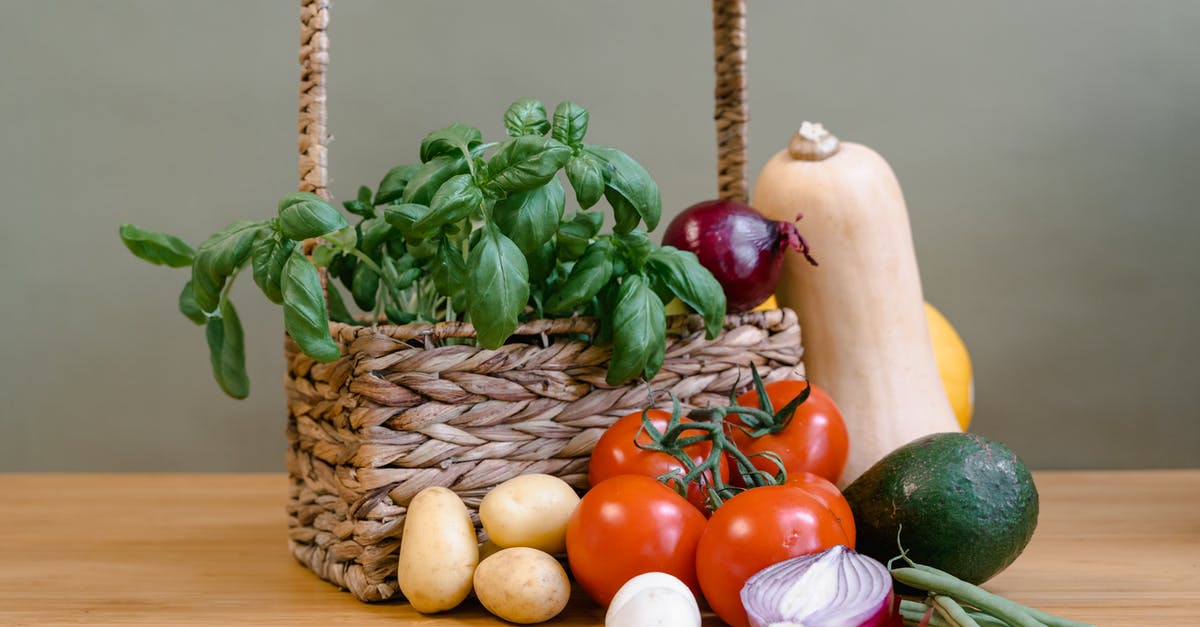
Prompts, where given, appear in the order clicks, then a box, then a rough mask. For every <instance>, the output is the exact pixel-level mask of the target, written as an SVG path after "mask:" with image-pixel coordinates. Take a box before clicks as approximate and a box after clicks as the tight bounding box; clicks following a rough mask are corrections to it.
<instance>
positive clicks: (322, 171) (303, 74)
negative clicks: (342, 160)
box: [299, 0, 330, 200]
mask: <svg viewBox="0 0 1200 627" xmlns="http://www.w3.org/2000/svg"><path fill="white" fill-rule="evenodd" d="M329 4H330V0H302V3H301V6H300V120H299V127H300V146H299V147H300V191H302V192H312V193H314V194H317V195H318V196H320V197H322V198H324V199H325V200H329V147H328V144H329V131H328V129H327V127H326V125H325V120H326V118H325V69H326V68H327V67H328V65H329V34H328V32H327V31H328V29H329Z"/></svg>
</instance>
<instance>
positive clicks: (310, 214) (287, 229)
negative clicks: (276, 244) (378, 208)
mask: <svg viewBox="0 0 1200 627" xmlns="http://www.w3.org/2000/svg"><path fill="white" fill-rule="evenodd" d="M347 225H348V223H347V222H346V217H345V216H343V215H342V214H341V212H340V211H338V210H337V209H334V208H333V207H332V206H331V205H330V204H329V203H327V202H325V200H324V199H322V198H321V197H320V196H318V195H316V194H313V193H311V192H296V193H294V194H288V195H287V196H284V198H283V200H281V201H279V231H280V232H281V233H283V236H284V237H286V238H288V239H294V240H305V239H308V238H310V237H320V236H322V235H325V234H326V233H332V232H333V231H338V230H341V229H343V228H345V227H346V226H347Z"/></svg>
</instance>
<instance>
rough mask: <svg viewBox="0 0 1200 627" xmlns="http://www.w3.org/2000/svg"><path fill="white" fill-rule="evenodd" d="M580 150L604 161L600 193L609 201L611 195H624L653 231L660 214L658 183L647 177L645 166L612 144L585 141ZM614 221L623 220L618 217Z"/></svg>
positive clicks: (611, 200) (611, 198) (626, 201)
mask: <svg viewBox="0 0 1200 627" xmlns="http://www.w3.org/2000/svg"><path fill="white" fill-rule="evenodd" d="M584 151H585V152H588V153H590V154H592V155H593V156H595V157H596V158H598V159H600V161H602V162H603V163H604V164H605V169H606V170H607V171H608V176H607V177H606V183H605V185H606V187H607V191H606V192H605V195H604V196H605V198H607V199H608V201H609V203H610V204H611V203H612V202H613V197H614V196H616V197H620V198H622V199H624V201H625V203H626V204H627V205H628V207H629V208H632V209H633V210H634V211H636V212H637V215H638V216H640V217H641V219H642V221H643V222H645V223H646V228H647V229H648V230H651V231H653V230H654V229H655V228H657V227H658V221H659V219H660V218H661V217H662V197H661V196H660V195H659V193H658V184H657V183H655V182H654V179H652V178H650V174H649V173H648V172H646V169H645V168H643V167H642V166H641V164H639V163H638V162H637V161H634V160H633V158H632V157H630V156H629V155H627V154H625V153H624V152H621V151H620V150H617V149H615V148H609V147H607V146H591V145H588V146H585V147H584ZM613 209H614V210H616V209H617V207H616V205H613ZM617 223H618V224H622V223H623V222H622V220H621V218H620V217H618V219H617ZM630 228H632V227H630ZM626 230H628V229H626Z"/></svg>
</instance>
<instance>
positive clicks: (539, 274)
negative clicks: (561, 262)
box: [525, 242, 555, 285]
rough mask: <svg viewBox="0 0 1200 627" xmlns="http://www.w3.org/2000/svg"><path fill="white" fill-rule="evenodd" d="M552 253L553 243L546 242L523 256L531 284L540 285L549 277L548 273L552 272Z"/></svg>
mask: <svg viewBox="0 0 1200 627" xmlns="http://www.w3.org/2000/svg"><path fill="white" fill-rule="evenodd" d="M554 251H555V249H554V243H553V242H546V243H545V244H542V245H541V246H539V247H538V248H536V249H535V250H533V252H530V253H527V254H526V255H525V263H526V264H527V265H528V266H529V282H530V283H531V284H535V285H536V284H538V283H542V282H544V281H546V279H547V277H549V276H550V272H551V271H552V270H554V261H555V259H554Z"/></svg>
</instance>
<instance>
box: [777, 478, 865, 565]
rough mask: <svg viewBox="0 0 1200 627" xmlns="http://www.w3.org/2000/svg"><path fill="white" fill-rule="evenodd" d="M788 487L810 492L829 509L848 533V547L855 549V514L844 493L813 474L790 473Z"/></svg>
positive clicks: (810, 494)
mask: <svg viewBox="0 0 1200 627" xmlns="http://www.w3.org/2000/svg"><path fill="white" fill-rule="evenodd" d="M786 485H790V486H794V487H797V488H800V489H801V490H804V491H805V492H808V494H809V496H812V497H813V498H815V499H817V500H818V501H820V502H821V505H824V506H825V507H828V508H829V511H830V512H833V515H834V516H835V517H837V519H838V523H839V524H841V526H842V531H844V532H845V533H846V539H847V540H849V542H847V543H846V546H848V547H850V548H854V541H855V540H856V539H857V533H856V532H855V528H854V512H852V511H851V510H850V503H848V502H847V501H846V497H844V496H842V491H841V490H839V489H837V486H835V485H833V484H832V483H829V481H827V480H826V479H824V478H823V477H820V476H818V475H814V474H812V473H811V472H790V473H788V478H787V483H786Z"/></svg>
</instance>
